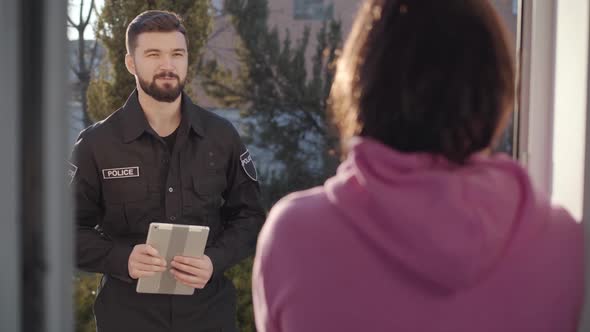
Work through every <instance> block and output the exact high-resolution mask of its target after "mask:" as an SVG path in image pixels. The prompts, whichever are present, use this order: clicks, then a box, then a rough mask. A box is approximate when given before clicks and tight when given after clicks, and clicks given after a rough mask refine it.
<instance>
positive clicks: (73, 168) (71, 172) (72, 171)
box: [68, 162, 78, 184]
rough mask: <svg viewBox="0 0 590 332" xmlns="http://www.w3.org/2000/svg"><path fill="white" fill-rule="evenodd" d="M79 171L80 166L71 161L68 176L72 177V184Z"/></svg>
mask: <svg viewBox="0 0 590 332" xmlns="http://www.w3.org/2000/svg"><path fill="white" fill-rule="evenodd" d="M77 172H78V167H77V166H76V165H74V164H72V163H70V162H68V178H69V179H70V184H72V182H73V181H74V177H75V176H76V173H77Z"/></svg>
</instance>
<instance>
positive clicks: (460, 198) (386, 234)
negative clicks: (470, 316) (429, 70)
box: [325, 138, 535, 290]
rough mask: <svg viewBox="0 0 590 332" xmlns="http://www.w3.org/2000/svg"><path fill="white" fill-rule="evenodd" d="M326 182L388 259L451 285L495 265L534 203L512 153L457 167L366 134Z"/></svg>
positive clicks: (333, 199) (332, 197) (464, 283)
mask: <svg viewBox="0 0 590 332" xmlns="http://www.w3.org/2000/svg"><path fill="white" fill-rule="evenodd" d="M325 189H326V193H327V197H328V200H329V201H330V203H331V204H332V205H334V206H335V207H336V209H337V210H338V211H340V212H341V213H342V214H343V216H344V217H343V218H342V222H343V223H344V224H345V225H346V226H348V227H351V228H352V229H353V230H354V232H356V233H357V235H358V236H359V237H361V238H364V242H365V243H366V244H367V245H368V246H370V247H371V250H374V251H376V253H375V254H376V255H375V257H380V259H383V264H385V265H390V266H392V268H393V266H396V267H397V268H399V266H400V265H401V266H402V267H403V268H404V269H405V270H406V271H407V272H408V273H409V274H410V276H411V278H413V279H415V278H418V279H419V280H422V281H425V282H428V283H431V284H434V285H437V286H438V287H442V288H444V289H447V290H457V289H460V288H465V287H469V286H470V285H473V284H474V283H477V282H478V281H479V280H481V278H483V277H485V275H486V274H487V273H489V272H490V271H491V270H493V268H494V265H495V264H496V262H498V260H499V259H500V258H501V257H502V254H503V253H504V251H505V250H506V248H507V247H508V246H509V244H510V243H511V240H512V238H513V237H514V236H515V234H517V233H518V229H519V228H520V227H522V224H524V221H525V220H526V219H527V218H530V215H531V212H532V211H533V210H534V209H535V207H534V201H535V200H534V194H533V190H532V187H531V184H530V181H529V178H528V176H527V174H526V172H525V171H524V170H523V169H522V168H521V167H520V166H519V165H518V164H517V163H516V162H514V161H512V160H511V159H510V158H509V157H507V156H504V155H494V156H484V155H482V154H479V155H475V156H473V157H472V158H471V159H470V160H469V161H468V162H467V163H466V165H462V166H457V165H454V164H451V163H450V162H448V161H446V160H445V159H443V158H437V157H433V156H432V155H430V154H405V153H399V152H397V151H394V150H393V149H391V148H389V147H387V146H385V145H382V144H380V143H378V142H376V141H374V140H370V139H365V138H362V139H361V138H354V139H353V140H352V141H351V144H350V153H349V155H348V158H347V159H346V160H345V161H344V162H343V163H342V164H341V165H340V167H339V168H338V172H337V174H336V176H335V177H333V178H331V179H329V180H328V181H327V182H326V185H325ZM392 260H393V261H395V262H396V263H398V264H391V262H392Z"/></svg>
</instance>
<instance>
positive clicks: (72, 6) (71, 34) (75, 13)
mask: <svg viewBox="0 0 590 332" xmlns="http://www.w3.org/2000/svg"><path fill="white" fill-rule="evenodd" d="M68 3H69V7H68V15H69V16H70V18H71V19H72V21H74V23H76V24H78V22H79V17H80V3H82V4H84V6H83V9H84V14H83V15H84V17H85V16H86V15H87V14H88V6H90V0H68ZM94 4H95V5H96V8H97V9H98V10H99V11H100V10H101V9H102V6H103V5H104V0H94ZM90 22H91V23H90V24H89V25H88V27H86V30H84V39H94V30H93V26H94V23H95V22H96V15H95V14H92V18H91V19H90ZM68 39H70V40H74V39H78V31H76V29H72V28H68Z"/></svg>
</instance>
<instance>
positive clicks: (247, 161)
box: [240, 150, 258, 181]
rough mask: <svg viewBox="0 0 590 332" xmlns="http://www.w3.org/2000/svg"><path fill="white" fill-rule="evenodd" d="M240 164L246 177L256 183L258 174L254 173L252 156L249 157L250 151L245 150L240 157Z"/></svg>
mask: <svg viewBox="0 0 590 332" xmlns="http://www.w3.org/2000/svg"><path fill="white" fill-rule="evenodd" d="M240 162H241V163H242V168H243V169H244V172H246V175H248V177H249V178H250V179H252V180H254V181H258V173H257V172H256V167H255V166H254V161H253V160H252V156H250V151H248V150H246V152H244V153H242V154H241V155H240Z"/></svg>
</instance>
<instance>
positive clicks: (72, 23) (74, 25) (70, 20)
mask: <svg viewBox="0 0 590 332" xmlns="http://www.w3.org/2000/svg"><path fill="white" fill-rule="evenodd" d="M68 23H70V24H71V26H72V28H76V29H77V28H78V25H77V24H76V23H74V21H72V19H71V18H70V15H68Z"/></svg>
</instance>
